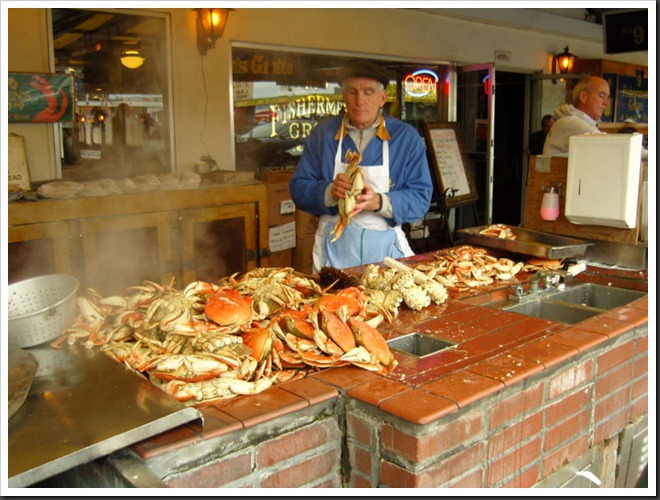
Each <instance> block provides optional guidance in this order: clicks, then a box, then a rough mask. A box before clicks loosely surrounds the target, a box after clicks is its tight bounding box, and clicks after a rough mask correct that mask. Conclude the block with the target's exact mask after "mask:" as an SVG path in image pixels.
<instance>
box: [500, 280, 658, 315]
mask: <svg viewBox="0 0 660 500" xmlns="http://www.w3.org/2000/svg"><path fill="white" fill-rule="evenodd" d="M537 293H538V294H535V293H531V294H530V293H528V294H527V295H524V296H518V297H515V296H512V297H513V298H514V299H515V300H511V299H509V300H504V301H500V302H493V303H491V304H490V305H489V306H490V307H494V308H497V309H500V310H503V311H510V312H516V313H519V314H524V315H526V316H533V317H536V318H542V319H547V320H550V321H557V322H560V323H567V324H570V325H573V324H575V323H579V322H581V321H584V320H585V319H588V318H591V317H593V316H596V315H597V314H600V313H602V312H605V311H609V310H610V309H614V308H616V307H620V306H623V305H626V304H628V303H630V302H632V301H633V300H635V299H638V298H640V297H643V296H644V295H645V292H640V291H637V290H628V289H626V288H617V287H611V286H605V285H596V284H593V283H581V284H576V285H573V286H571V287H569V288H566V289H564V290H556V291H554V290H543V291H540V292H537Z"/></svg>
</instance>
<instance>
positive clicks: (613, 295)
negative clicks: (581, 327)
mask: <svg viewBox="0 0 660 500" xmlns="http://www.w3.org/2000/svg"><path fill="white" fill-rule="evenodd" d="M644 295H645V292H639V291H637V290H628V289H626V288H617V287H612V286H606V285H596V284H594V283H584V284H582V285H577V286H573V287H571V288H567V289H566V290H563V291H561V292H556V293H553V294H551V295H549V296H548V298H549V299H551V300H556V301H561V302H570V303H571V304H579V305H582V306H587V307H595V308H597V309H604V310H610V309H614V308H615V307H619V306H623V305H626V304H628V303H630V302H632V301H633V300H635V299H638V298H640V297H643V296H644Z"/></svg>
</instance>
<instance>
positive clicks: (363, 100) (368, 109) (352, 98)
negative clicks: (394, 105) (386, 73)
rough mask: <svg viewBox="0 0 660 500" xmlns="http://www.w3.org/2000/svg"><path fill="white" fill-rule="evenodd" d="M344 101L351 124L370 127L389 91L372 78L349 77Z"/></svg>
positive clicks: (363, 127) (345, 84)
mask: <svg viewBox="0 0 660 500" xmlns="http://www.w3.org/2000/svg"><path fill="white" fill-rule="evenodd" d="M343 96H344V103H345V104H346V111H347V113H348V118H349V120H350V122H351V125H353V126H354V127H357V128H358V129H365V128H367V127H370V126H371V125H372V124H373V123H374V122H375V121H376V118H377V117H378V112H379V111H380V108H381V107H382V106H383V105H384V104H385V102H387V92H386V91H385V90H384V89H381V84H380V83H378V82H377V81H376V80H372V79H371V78H348V79H346V80H345V81H344V87H343Z"/></svg>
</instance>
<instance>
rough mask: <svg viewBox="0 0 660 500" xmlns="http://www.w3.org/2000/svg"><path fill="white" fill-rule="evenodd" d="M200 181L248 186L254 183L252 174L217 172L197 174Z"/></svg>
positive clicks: (227, 171) (234, 171)
mask: <svg viewBox="0 0 660 500" xmlns="http://www.w3.org/2000/svg"><path fill="white" fill-rule="evenodd" d="M199 175H200V176H201V177H202V179H204V180H206V181H209V182H217V183H219V184H248V183H251V182H254V172H244V171H236V170H233V171H229V170H219V171H217V172H208V173H203V172H201V173H200V174H199Z"/></svg>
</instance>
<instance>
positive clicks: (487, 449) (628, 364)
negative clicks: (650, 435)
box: [346, 325, 648, 488]
mask: <svg viewBox="0 0 660 500" xmlns="http://www.w3.org/2000/svg"><path fill="white" fill-rule="evenodd" d="M647 330H648V328H647V326H646V325H644V326H643V327H639V328H637V329H636V330H634V331H631V332H629V333H627V334H625V335H622V336H621V337H619V338H618V339H617V341H616V342H615V343H614V344H607V345H604V346H603V347H601V348H598V349H594V350H590V351H588V352H587V353H585V354H583V355H581V356H578V357H577V358H571V359H570V360H568V361H567V362H564V363H560V364H558V365H556V366H555V367H553V368H551V369H547V370H544V371H543V372H541V373H540V374H538V375H536V376H533V377H530V378H529V379H527V380H525V381H524V382H522V383H521V384H516V385H514V386H512V387H510V388H508V389H505V390H503V391H500V392H498V393H495V394H494V395H493V396H492V397H489V398H486V399H483V400H480V401H478V402H476V403H474V404H473V405H470V406H468V407H467V408H465V410H464V411H461V412H458V413H453V414H451V415H450V416H448V417H447V418H444V419H440V420H438V421H437V422H436V423H434V424H430V425H425V426H416V425H414V424H411V423H408V422H404V421H401V420H393V419H392V418H388V414H386V413H384V412H378V411H374V408H373V407H369V406H368V405H364V404H362V403H358V402H352V403H351V404H349V405H348V408H347V415H346V424H347V425H346V429H347V436H348V450H349V459H350V460H351V467H350V471H351V472H350V477H348V478H347V484H348V486H350V487H406V488H437V487H461V488H475V487H531V486H533V485H535V484H536V483H538V482H540V481H541V480H543V479H544V478H547V477H548V476H549V475H551V474H552V473H554V472H556V471H558V470H559V469H561V468H562V467H564V466H566V465H568V464H570V463H571V462H573V461H574V460H576V459H578V458H580V457H582V456H583V455H585V454H586V453H587V452H588V451H589V450H590V449H592V448H601V449H603V450H606V449H608V447H611V446H612V444H611V441H612V440H616V439H618V435H619V433H620V432H621V431H622V430H623V429H625V428H626V427H627V426H628V425H630V424H632V423H633V422H635V421H636V420H638V419H639V418H640V417H641V416H643V415H644V414H646V413H648V355H647V347H648V331H647ZM603 470H607V468H606V467H604V468H603ZM600 479H601V481H602V483H603V486H605V487H608V486H609V487H613V486H614V477H602V478H600Z"/></svg>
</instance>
